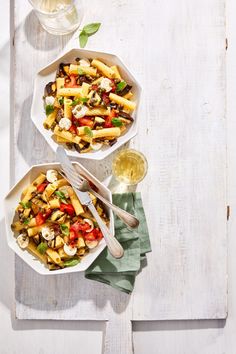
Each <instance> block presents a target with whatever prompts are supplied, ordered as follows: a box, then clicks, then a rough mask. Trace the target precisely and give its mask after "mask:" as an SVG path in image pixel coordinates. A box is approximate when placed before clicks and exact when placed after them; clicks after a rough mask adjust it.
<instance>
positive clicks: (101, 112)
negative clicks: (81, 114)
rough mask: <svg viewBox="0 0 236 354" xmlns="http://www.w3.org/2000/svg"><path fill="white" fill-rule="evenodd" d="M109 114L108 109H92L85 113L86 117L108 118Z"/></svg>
mask: <svg viewBox="0 0 236 354" xmlns="http://www.w3.org/2000/svg"><path fill="white" fill-rule="evenodd" d="M110 113H111V111H110V109H106V108H93V109H90V110H88V111H87V112H86V116H89V117H90V116H109V114H110Z"/></svg>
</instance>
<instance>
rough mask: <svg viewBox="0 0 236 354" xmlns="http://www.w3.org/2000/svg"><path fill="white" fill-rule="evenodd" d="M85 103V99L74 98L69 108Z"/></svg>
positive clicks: (86, 99)
mask: <svg viewBox="0 0 236 354" xmlns="http://www.w3.org/2000/svg"><path fill="white" fill-rule="evenodd" d="M87 101H88V98H87V97H79V98H76V99H75V100H73V101H72V103H71V104H70V105H71V106H76V105H77V104H78V103H80V102H83V103H86V102H87Z"/></svg>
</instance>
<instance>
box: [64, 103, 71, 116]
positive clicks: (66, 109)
mask: <svg viewBox="0 0 236 354" xmlns="http://www.w3.org/2000/svg"><path fill="white" fill-rule="evenodd" d="M71 103H72V100H71V99H69V98H65V99H64V117H65V118H69V119H71V117H72V106H71Z"/></svg>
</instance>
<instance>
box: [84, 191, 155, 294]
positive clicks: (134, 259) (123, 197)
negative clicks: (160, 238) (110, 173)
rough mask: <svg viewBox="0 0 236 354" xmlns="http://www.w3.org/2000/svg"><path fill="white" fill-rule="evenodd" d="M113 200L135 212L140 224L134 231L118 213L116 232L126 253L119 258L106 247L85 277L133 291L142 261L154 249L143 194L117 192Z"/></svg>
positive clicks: (121, 206) (129, 291) (126, 291)
mask: <svg viewBox="0 0 236 354" xmlns="http://www.w3.org/2000/svg"><path fill="white" fill-rule="evenodd" d="M113 203H114V204H116V205H118V206H119V207H120V208H122V209H125V210H127V211H128V212H130V213H131V214H133V215H135V216H136V217H137V218H138V219H139V221H140V224H139V227H138V228H137V229H134V230H130V229H128V228H127V227H126V225H125V224H124V223H123V222H122V221H121V220H120V219H119V218H118V217H116V216H115V215H114V219H115V235H116V238H117V239H118V240H119V241H120V243H121V244H122V246H123V248H124V256H123V257H122V258H121V259H115V258H113V257H112V256H111V255H110V253H109V252H108V251H107V248H105V249H104V251H103V252H102V253H101V254H100V256H99V257H98V258H97V259H96V260H95V261H94V262H93V264H92V265H91V266H90V267H89V268H88V269H87V270H86V271H85V277H86V278H88V279H92V280H96V281H99V282H102V283H105V284H108V285H110V286H112V287H113V288H116V289H119V290H121V291H124V292H125V293H127V294H130V293H131V292H132V290H133V288H134V282H135V277H136V275H137V273H138V272H139V271H140V270H141V268H142V261H143V260H144V259H145V258H146V253H147V252H150V251H151V245H150V240H149V234H148V227H147V222H146V217H145V213H144V209H143V205H142V199H141V194H140V193H123V194H113Z"/></svg>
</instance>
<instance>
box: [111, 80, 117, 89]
mask: <svg viewBox="0 0 236 354" xmlns="http://www.w3.org/2000/svg"><path fill="white" fill-rule="evenodd" d="M111 81H112V85H111V87H112V89H111V92H116V84H115V81H114V80H112V79H111Z"/></svg>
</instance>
